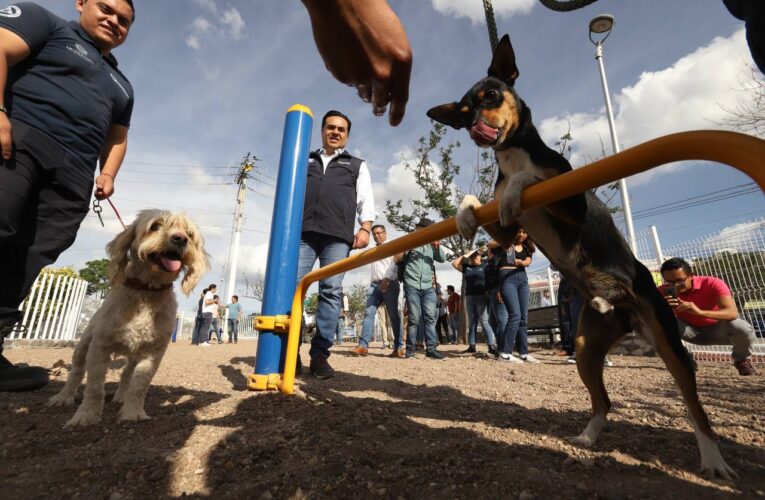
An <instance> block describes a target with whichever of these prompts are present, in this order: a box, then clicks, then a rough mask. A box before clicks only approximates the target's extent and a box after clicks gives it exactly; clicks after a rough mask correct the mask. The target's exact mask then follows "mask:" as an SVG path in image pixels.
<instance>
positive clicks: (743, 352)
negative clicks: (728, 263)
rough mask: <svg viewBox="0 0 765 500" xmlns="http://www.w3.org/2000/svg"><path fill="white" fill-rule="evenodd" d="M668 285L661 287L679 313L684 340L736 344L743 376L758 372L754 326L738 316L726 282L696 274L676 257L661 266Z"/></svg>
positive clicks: (662, 274)
mask: <svg viewBox="0 0 765 500" xmlns="http://www.w3.org/2000/svg"><path fill="white" fill-rule="evenodd" d="M661 276H662V278H663V279H664V281H665V282H666V284H664V285H661V286H659V290H660V291H661V293H662V295H663V296H664V298H665V299H666V301H667V303H668V304H669V306H670V307H671V308H672V310H673V311H674V313H675V318H676V319H677V326H678V328H679V330H680V335H681V336H682V338H683V340H684V341H686V342H689V343H691V344H696V345H732V346H733V360H734V361H733V364H734V366H735V367H736V368H737V369H738V373H739V375H744V376H746V375H753V374H755V373H756V371H755V369H754V367H753V366H752V360H751V357H752V342H754V338H755V337H754V328H753V327H752V325H750V324H749V323H748V322H747V321H745V320H743V319H741V318H739V317H738V311H737V310H736V304H735V303H734V302H733V297H732V296H731V292H730V289H729V288H728V285H726V284H725V282H724V281H723V280H721V279H719V278H715V277H714V276H695V275H694V274H693V271H692V269H691V265H690V264H688V262H686V261H685V260H683V259H681V258H678V257H675V258H672V259H669V260H667V261H665V262H664V263H663V264H662V265H661Z"/></svg>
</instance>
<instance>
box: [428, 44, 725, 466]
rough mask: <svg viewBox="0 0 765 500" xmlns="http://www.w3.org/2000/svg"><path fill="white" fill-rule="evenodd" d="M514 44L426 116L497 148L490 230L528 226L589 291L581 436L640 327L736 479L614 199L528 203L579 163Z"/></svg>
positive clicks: (711, 460)
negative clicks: (551, 125) (606, 368)
mask: <svg viewBox="0 0 765 500" xmlns="http://www.w3.org/2000/svg"><path fill="white" fill-rule="evenodd" d="M516 78H518V68H517V66H516V62H515V53H514V52H513V48H512V46H511V45H510V38H509V37H508V36H507V35H505V36H504V37H503V38H502V40H501V41H500V43H499V45H498V46H497V49H496V50H495V52H494V57H493V59H492V62H491V66H490V67H489V71H488V76H487V77H486V78H484V79H482V80H481V81H479V82H478V83H476V84H475V85H473V87H472V88H471V89H470V90H469V91H468V92H467V94H465V96H464V97H463V98H462V100H460V101H459V102H453V103H450V104H444V105H442V106H437V107H435V108H432V109H431V110H430V111H428V116H429V117H430V118H432V119H434V120H436V121H438V122H440V123H443V124H445V125H449V126H451V127H454V128H457V129H459V128H466V129H468V130H469V131H470V137H471V138H472V139H473V140H474V141H475V142H476V144H478V145H479V146H481V147H491V148H493V149H494V150H495V154H496V158H497V163H498V165H499V170H500V172H499V176H498V179H497V186H496V191H495V198H497V199H498V200H499V215H500V221H499V224H497V223H495V224H491V225H487V226H486V227H485V229H486V230H487V232H489V234H491V236H492V237H494V238H495V239H496V240H498V241H500V242H504V243H508V242H509V241H510V240H511V238H512V237H513V236H514V234H515V231H514V228H515V227H517V226H518V225H521V226H523V227H524V228H525V229H526V230H527V231H528V234H529V235H530V236H531V238H532V239H533V240H534V242H535V243H536V244H537V245H538V246H539V247H540V248H541V250H542V252H543V253H544V254H545V255H546V256H547V257H548V258H549V259H550V262H552V264H553V265H555V267H557V268H558V269H559V270H560V271H561V272H563V274H564V275H565V276H566V278H568V279H569V280H570V282H571V283H572V284H573V286H574V287H575V288H576V289H577V291H578V292H579V293H580V294H581V296H582V297H583V298H584V302H585V305H584V307H583V309H582V311H581V314H580V320H579V326H578V332H579V335H578V337H577V339H576V362H577V363H576V364H577V369H578V370H579V375H580V376H581V378H582V381H583V382H584V384H585V385H586V386H587V389H588V390H589V392H590V397H591V399H592V417H591V419H590V422H589V423H588V425H587V427H586V428H585V429H584V431H582V433H581V434H580V435H579V436H577V437H575V438H573V441H574V442H576V443H578V444H580V445H585V446H590V445H592V444H593V443H594V442H595V440H596V438H597V437H598V434H599V433H600V430H601V428H602V427H603V425H604V424H605V422H606V415H607V413H608V411H609V409H610V406H611V402H610V400H609V399H608V394H607V393H606V388H605V386H604V384H603V362H604V359H605V356H606V354H607V353H608V349H609V348H610V347H611V345H613V344H614V342H616V341H617V340H618V339H619V338H620V337H622V336H623V335H624V334H625V333H627V332H630V331H633V330H637V331H639V332H640V333H642V334H643V335H644V336H645V337H647V338H648V339H650V340H651V342H652V343H653V345H654V346H655V348H656V350H657V352H658V353H659V355H660V356H661V358H662V359H663V360H664V363H665V364H666V365H667V368H668V369H669V371H670V373H671V374H672V376H673V377H674V379H675V382H676V383H677V385H678V386H679V388H680V390H681V392H682V394H683V397H684V398H685V402H686V405H687V406H688V410H689V413H690V419H691V422H692V424H693V428H694V431H695V434H696V439H697V441H698V445H699V451H700V453H701V469H702V472H705V473H708V474H711V475H712V476H715V475H719V476H721V477H723V478H727V479H730V478H731V477H733V476H735V475H736V473H735V472H734V471H733V470H732V469H731V468H730V467H729V466H728V465H727V464H726V463H725V460H723V458H722V455H721V454H720V451H719V448H718V446H717V442H716V438H715V435H714V432H713V431H712V428H711V427H710V424H709V420H708V418H707V415H706V413H705V412H704V409H703V408H702V406H701V404H700V402H699V399H698V394H697V392H696V376H695V373H694V370H693V366H692V362H691V360H690V358H689V356H688V353H687V351H686V350H685V349H684V347H683V345H682V343H681V342H680V334H679V332H678V329H677V324H676V322H675V319H674V316H673V314H672V311H671V309H670V308H669V306H668V305H667V303H666V302H665V301H664V299H663V298H662V297H661V295H660V294H659V292H658V290H657V289H656V285H655V284H654V282H653V279H652V277H651V274H650V272H649V271H648V270H647V269H646V268H645V266H643V265H642V264H641V263H640V262H639V261H638V260H637V259H635V257H634V256H633V254H632V252H631V251H630V249H629V246H628V245H627V242H626V241H625V240H624V238H623V237H622V236H621V234H620V233H619V231H618V230H617V229H616V227H615V226H614V223H613V220H612V219H611V215H610V213H609V211H608V209H607V208H606V206H605V205H604V204H603V203H602V202H601V201H600V200H599V199H598V198H597V196H595V195H594V194H593V193H592V192H586V193H583V194H581V195H577V196H573V197H571V198H567V199H564V200H562V201H560V202H557V203H554V204H551V205H548V206H545V207H540V208H533V209H530V210H526V211H521V203H520V201H521V193H522V192H523V189H524V188H526V187H528V186H530V185H532V184H536V183H538V182H540V181H544V180H545V179H549V178H551V177H554V176H556V175H559V174H562V173H565V172H568V171H570V170H571V165H570V164H569V163H568V161H567V160H566V159H565V158H564V157H563V156H561V155H560V154H558V153H557V152H555V151H553V150H552V149H550V148H548V147H547V146H546V145H545V144H544V143H543V142H542V139H541V138H540V137H539V133H538V132H537V130H536V128H535V127H534V124H533V123H532V121H531V111H530V110H529V108H528V106H527V105H526V103H524V102H523V101H522V100H521V99H520V98H519V97H518V94H517V93H516V92H515V89H514V88H513V85H514V83H515V80H516ZM479 205H480V204H479V202H478V200H477V199H476V198H475V197H474V196H466V197H465V199H464V200H463V201H462V203H461V205H460V213H459V215H458V216H457V226H458V228H459V230H460V233H461V234H462V235H463V236H465V237H468V238H469V237H472V236H473V234H475V231H476V229H477V222H476V219H475V216H474V214H473V209H474V208H476V207H478V206H479Z"/></svg>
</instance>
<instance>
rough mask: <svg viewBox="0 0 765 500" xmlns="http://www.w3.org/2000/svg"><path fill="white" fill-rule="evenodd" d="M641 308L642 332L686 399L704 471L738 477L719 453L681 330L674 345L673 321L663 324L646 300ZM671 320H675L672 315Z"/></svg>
mask: <svg viewBox="0 0 765 500" xmlns="http://www.w3.org/2000/svg"><path fill="white" fill-rule="evenodd" d="M659 300H661V299H659ZM638 311H639V313H640V319H641V323H642V324H640V325H639V328H640V330H641V332H642V333H643V335H644V336H645V337H647V338H649V339H650V340H651V341H652V342H653V345H654V347H655V348H656V351H657V352H658V353H659V356H661V359H662V360H663V361H664V364H665V365H666V366H667V369H668V370H669V373H670V374H671V375H672V378H674V379H675V383H676V384H677V386H678V388H679V389H680V392H681V393H682V395H683V399H684V400H685V405H686V407H687V408H688V414H689V418H690V420H691V424H692V425H693V432H694V434H695V435H696V442H697V443H698V446H699V453H700V454H701V472H702V473H703V474H705V475H708V476H711V477H715V476H719V477H721V478H723V479H728V480H732V479H733V478H734V477H738V475H737V474H736V472H735V471H734V470H733V469H732V468H731V467H730V466H728V464H727V463H725V460H724V459H723V457H722V454H720V448H719V447H718V446H717V439H716V436H715V434H714V431H713V430H712V426H711V425H710V423H709V418H708V417H707V414H706V412H705V411H704V407H702V406H701V402H700V401H699V395H698V392H697V389H696V374H695V373H694V371H693V366H692V364H691V363H690V360H689V359H684V357H687V356H688V355H687V353H686V352H684V351H681V349H683V347H682V345H681V344H680V340H679V334H677V335H678V338H677V339H676V340H675V342H676V343H677V344H678V345H676V346H673V342H672V340H671V339H670V338H669V335H670V334H671V332H672V328H671V325H668V328H665V327H663V326H662V324H661V323H660V322H659V320H658V319H657V316H656V313H655V310H654V308H653V307H652V306H651V305H650V304H649V303H646V302H645V301H643V300H640V301H639V303H638ZM670 314H671V313H670ZM668 320H669V321H675V319H674V317H672V316H671V315H670V316H669V318H668Z"/></svg>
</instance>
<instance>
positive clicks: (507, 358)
mask: <svg viewBox="0 0 765 500" xmlns="http://www.w3.org/2000/svg"><path fill="white" fill-rule="evenodd" d="M499 359H501V360H502V361H508V362H510V363H523V361H521V360H520V359H518V358H516V357H515V356H513V355H512V354H508V353H506V352H501V353H499Z"/></svg>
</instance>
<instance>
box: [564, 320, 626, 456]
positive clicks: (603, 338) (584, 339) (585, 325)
mask: <svg viewBox="0 0 765 500" xmlns="http://www.w3.org/2000/svg"><path fill="white" fill-rule="evenodd" d="M618 331H620V330H619V326H618V322H617V321H616V318H615V316H614V315H608V316H604V315H602V314H600V313H598V312H596V311H595V310H594V309H592V308H591V307H588V306H583V307H582V311H581V314H580V316H579V325H578V326H577V337H576V341H575V344H576V368H577V370H578V371H579V376H580V377H581V379H582V382H584V385H585V387H587V390H588V391H589V393H590V399H591V401H592V415H591V417H590V421H589V423H588V424H587V427H585V429H584V430H583V431H582V433H581V434H579V435H578V436H576V437H572V438H570V441H571V442H573V443H575V444H578V445H581V446H587V447H589V446H592V445H593V444H594V443H595V440H596V439H597V438H598V435H599V434H600V430H601V429H602V428H603V426H604V425H605V423H606V420H607V415H608V411H609V410H610V409H611V401H610V400H609V399H608V393H607V392H606V386H605V384H603V364H604V362H605V359H606V354H608V349H609V348H610V347H611V344H612V343H613V341H614V340H615V335H614V332H618Z"/></svg>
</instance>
